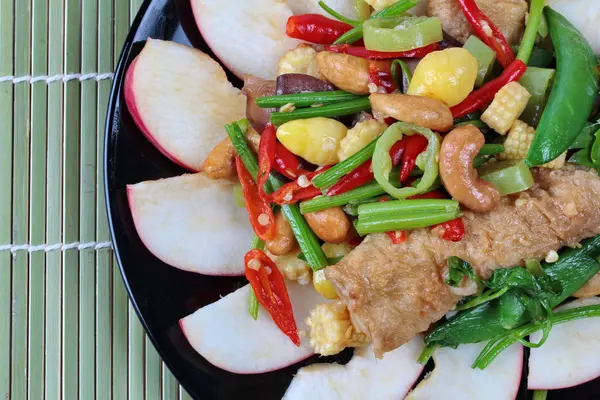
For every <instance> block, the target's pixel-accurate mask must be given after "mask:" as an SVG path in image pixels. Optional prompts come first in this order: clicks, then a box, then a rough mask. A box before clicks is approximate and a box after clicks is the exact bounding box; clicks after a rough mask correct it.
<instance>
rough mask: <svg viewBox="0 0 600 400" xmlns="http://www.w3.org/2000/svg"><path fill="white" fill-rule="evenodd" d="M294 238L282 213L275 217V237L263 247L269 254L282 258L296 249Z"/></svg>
mask: <svg viewBox="0 0 600 400" xmlns="http://www.w3.org/2000/svg"><path fill="white" fill-rule="evenodd" d="M296 243H297V242H296V237H295V236H294V232H293V231H292V227H291V226H290V223H289V222H287V220H286V219H285V216H284V215H283V213H279V214H277V215H276V216H275V237H274V238H273V239H271V240H267V241H266V242H265V247H266V248H267V250H269V252H270V253H272V254H274V255H276V256H282V255H284V254H287V253H289V252H290V251H292V250H293V249H294V248H295V247H296Z"/></svg>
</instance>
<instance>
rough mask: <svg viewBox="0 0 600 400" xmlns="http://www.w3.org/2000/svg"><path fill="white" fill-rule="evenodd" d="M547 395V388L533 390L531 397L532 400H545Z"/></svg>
mask: <svg viewBox="0 0 600 400" xmlns="http://www.w3.org/2000/svg"><path fill="white" fill-rule="evenodd" d="M546 397H548V391H547V390H534V391H533V399H532V400H546Z"/></svg>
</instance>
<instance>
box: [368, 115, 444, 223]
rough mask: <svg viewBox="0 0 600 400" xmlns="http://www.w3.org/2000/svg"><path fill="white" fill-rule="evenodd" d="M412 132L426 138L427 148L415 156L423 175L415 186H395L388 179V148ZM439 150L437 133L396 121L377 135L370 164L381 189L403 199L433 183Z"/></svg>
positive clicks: (424, 189) (422, 190) (436, 172)
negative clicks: (422, 167) (420, 162)
mask: <svg viewBox="0 0 600 400" xmlns="http://www.w3.org/2000/svg"><path fill="white" fill-rule="evenodd" d="M414 134H420V135H423V136H424V137H425V138H426V139H427V140H428V144H427V149H425V152H423V153H421V154H420V155H419V157H418V158H417V161H419V160H421V161H422V163H423V164H424V167H425V168H424V173H423V177H422V178H421V181H420V182H419V185H418V186H417V187H416V188H413V187H404V188H396V187H394V186H393V185H392V184H391V183H390V181H389V174H390V171H391V169H392V159H391V157H390V149H391V148H392V146H393V145H394V144H395V143H396V142H397V141H399V140H401V139H402V136H403V135H414ZM439 152H440V139H439V137H438V135H437V134H435V133H434V132H432V131H431V130H430V129H427V128H423V127H420V126H418V125H413V124H407V123H404V122H396V123H395V124H393V125H391V126H390V127H389V128H388V129H387V130H386V131H385V132H384V133H383V134H382V135H381V136H380V137H379V140H378V141H377V144H376V146H375V152H374V154H373V164H372V166H373V174H374V175H375V180H376V181H377V182H378V183H379V185H381V187H382V188H383V190H385V191H386V192H387V193H388V194H390V195H391V196H393V197H395V198H397V199H405V198H407V197H410V196H414V195H416V194H421V193H424V192H425V191H426V190H427V189H429V188H430V187H431V186H432V185H433V183H434V182H435V179H436V178H437V176H438V172H439V166H438V161H437V159H438V157H439ZM417 165H418V164H417ZM420 167H421V166H420ZM398 229H400V228H398Z"/></svg>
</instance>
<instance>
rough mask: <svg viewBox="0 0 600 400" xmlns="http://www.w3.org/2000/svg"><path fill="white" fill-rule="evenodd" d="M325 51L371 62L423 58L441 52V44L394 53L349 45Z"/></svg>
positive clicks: (330, 47)
mask: <svg viewBox="0 0 600 400" xmlns="http://www.w3.org/2000/svg"><path fill="white" fill-rule="evenodd" d="M325 49H326V50H328V51H332V52H334V53H344V54H350V55H351V56H355V57H362V58H368V59H370V60H386V59H391V58H423V57H425V56H426V55H427V54H429V53H431V52H432V51H436V50H439V49H440V44H439V43H433V44H430V45H428V46H424V47H419V48H417V49H413V50H408V51H394V52H385V51H372V50H367V49H366V47H364V46H351V45H349V44H339V45H333V46H327V47H326V48H325Z"/></svg>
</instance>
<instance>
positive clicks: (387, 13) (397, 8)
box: [333, 0, 420, 44]
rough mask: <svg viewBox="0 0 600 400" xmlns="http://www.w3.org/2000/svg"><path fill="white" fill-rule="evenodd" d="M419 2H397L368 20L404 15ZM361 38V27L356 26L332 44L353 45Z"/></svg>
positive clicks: (405, 0) (412, 0)
mask: <svg viewBox="0 0 600 400" xmlns="http://www.w3.org/2000/svg"><path fill="white" fill-rule="evenodd" d="M419 1H420V0H399V1H397V2H395V3H394V4H391V5H389V6H387V7H386V8H384V9H383V10H381V11H379V12H377V13H375V14H373V15H372V16H371V18H370V19H375V18H386V17H394V16H397V15H401V14H404V13H405V12H406V11H408V10H410V9H411V8H413V7H414V6H416V5H417V4H419ZM362 37H363V25H362V24H361V25H359V26H356V27H355V28H353V29H351V30H349V31H348V32H346V33H344V34H343V35H342V36H340V37H339V38H338V39H337V40H336V41H335V42H334V43H333V44H342V43H349V44H350V43H354V42H357V41H359V40H360V39H361V38H362Z"/></svg>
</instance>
